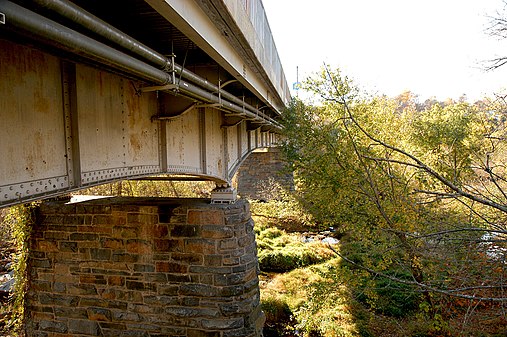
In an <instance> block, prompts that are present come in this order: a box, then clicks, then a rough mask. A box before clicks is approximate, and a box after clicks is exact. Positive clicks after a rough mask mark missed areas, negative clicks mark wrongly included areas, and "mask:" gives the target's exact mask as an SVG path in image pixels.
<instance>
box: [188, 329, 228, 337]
mask: <svg viewBox="0 0 507 337" xmlns="http://www.w3.org/2000/svg"><path fill="white" fill-rule="evenodd" d="M187 337H220V332H219V331H206V330H194V329H188V330H187Z"/></svg>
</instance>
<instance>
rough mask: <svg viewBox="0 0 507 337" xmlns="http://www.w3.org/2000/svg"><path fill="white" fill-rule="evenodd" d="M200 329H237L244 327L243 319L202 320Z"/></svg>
mask: <svg viewBox="0 0 507 337" xmlns="http://www.w3.org/2000/svg"><path fill="white" fill-rule="evenodd" d="M201 324H202V327H203V328H205V329H220V330H225V329H237V328H241V327H243V326H244V319H243V318H242V317H240V318H229V319H223V318H222V319H220V318H217V319H203V320H202V321H201Z"/></svg>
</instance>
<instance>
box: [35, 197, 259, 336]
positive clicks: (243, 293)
mask: <svg viewBox="0 0 507 337" xmlns="http://www.w3.org/2000/svg"><path fill="white" fill-rule="evenodd" d="M39 214H40V215H39V219H38V221H37V224H36V225H35V227H34V228H33V232H32V238H31V247H30V256H29V290H28V298H27V335H28V336H195V337H197V336H217V337H228V336H230V337H232V336H261V335H262V326H263V323H264V314H263V313H262V311H261V309H260V298H259V284H258V262H257V254H256V246H255V234H254V231H253V221H252V219H251V217H250V210H249V204H248V202H246V201H244V200H238V201H237V202H236V203H235V204H213V205H212V204H210V203H209V201H208V200H202V199H166V198H106V199H98V200H93V201H88V202H84V203H76V204H65V202H64V201H51V202H44V203H43V204H42V205H41V206H40V212H39Z"/></svg>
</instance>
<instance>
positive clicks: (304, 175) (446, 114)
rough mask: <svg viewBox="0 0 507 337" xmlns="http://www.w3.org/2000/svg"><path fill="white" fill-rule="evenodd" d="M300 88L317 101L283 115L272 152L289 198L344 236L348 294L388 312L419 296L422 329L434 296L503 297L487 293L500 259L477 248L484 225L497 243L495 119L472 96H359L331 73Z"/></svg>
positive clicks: (505, 213)
mask: <svg viewBox="0 0 507 337" xmlns="http://www.w3.org/2000/svg"><path fill="white" fill-rule="evenodd" d="M306 88H307V89H308V90H310V91H311V92H313V93H314V94H315V95H316V96H317V97H319V100H318V101H317V103H316V104H307V103H304V102H302V101H299V100H294V101H293V102H292V104H291V105H290V107H289V108H288V109H287V111H286V112H285V113H284V126H285V128H284V132H285V143H284V144H283V150H284V153H285V155H286V157H287V159H288V161H289V162H290V165H291V166H292V167H293V168H294V169H295V179H296V191H297V194H298V195H297V199H298V201H299V202H300V204H301V205H302V206H303V207H304V208H305V209H306V210H307V211H308V212H309V213H311V214H312V217H313V219H315V220H316V221H318V222H320V223H322V224H324V225H330V226H333V227H335V228H337V229H338V230H339V231H340V232H343V233H347V235H349V236H350V237H351V238H353V239H352V240H351V241H349V242H348V243H347V244H346V245H345V246H342V249H341V254H343V256H344V257H345V258H347V259H348V261H349V262H347V263H346V264H344V267H346V268H348V270H350V273H351V275H353V276H354V277H352V278H351V279H350V282H351V283H350V286H351V287H352V288H355V289H356V290H358V293H356V295H358V294H360V295H358V298H359V299H361V300H362V301H363V302H364V303H367V304H368V305H369V306H370V307H371V308H373V309H374V310H375V312H376V313H378V314H383V315H388V316H396V317H399V316H403V315H405V314H407V313H408V314H410V313H411V312H413V311H416V310H419V307H418V305H419V303H421V301H423V302H424V303H427V304H428V306H429V313H430V315H429V317H430V319H431V320H434V322H435V324H434V325H433V326H434V327H433V331H437V330H438V329H441V330H442V331H443V329H444V328H442V327H441V326H439V324H437V323H438V322H440V321H441V320H440V319H439V318H438V317H440V316H441V317H444V316H443V315H445V313H444V312H443V310H444V309H443V306H442V305H441V303H442V299H443V298H444V297H445V296H453V297H456V296H458V297H460V296H461V297H468V296H472V297H473V296H475V297H476V298H477V299H478V300H479V299H489V298H492V299H497V300H498V299H503V300H505V296H504V295H503V294H502V293H501V292H499V291H495V290H493V289H497V290H498V289H501V287H502V282H503V281H502V279H503V278H504V277H507V275H506V271H505V268H503V265H502V264H501V262H500V260H501V258H497V260H493V259H491V258H488V257H487V256H488V253H487V252H484V251H483V250H482V249H483V248H481V247H492V246H491V245H492V243H491V242H482V241H484V239H483V235H484V234H485V233H487V232H488V231H499V232H500V233H502V237H501V238H499V239H498V240H495V245H497V247H500V248H502V249H503V248H505V245H506V244H505V242H506V241H505V237H504V236H503V235H504V233H506V232H507V226H506V224H507V189H506V187H507V174H506V171H505V168H506V167H507V165H506V164H507V163H506V162H505V159H504V158H505V157H506V154H507V148H506V144H505V139H507V138H506V137H505V135H506V133H505V131H504V130H505V125H504V124H503V123H504V122H503V121H504V120H505V118H503V117H499V116H498V113H496V112H493V111H492V110H491V106H486V105H481V104H474V105H470V104H467V103H464V102H454V101H448V102H446V103H445V104H430V102H428V103H427V104H425V105H421V104H418V103H417V102H414V101H413V100H414V99H415V97H414V96H413V95H405V96H403V97H401V98H399V99H403V102H400V101H399V100H397V99H389V98H387V97H368V96H365V95H361V93H360V92H359V90H357V89H356V88H354V85H353V84H352V83H351V82H350V81H349V80H348V79H347V78H346V77H344V76H342V74H341V73H340V71H339V70H336V71H329V70H327V69H323V70H322V72H321V73H319V74H316V75H315V76H314V77H313V78H311V79H309V80H308V81H307V85H306ZM503 115H505V113H503V114H500V116H503ZM502 118H503V119H502ZM486 241H488V240H486ZM487 261H489V262H487ZM488 263H489V264H488ZM495 268H496V270H497V271H498V272H494V270H495ZM481 271H482V273H481ZM484 272H486V273H484ZM455 289H460V290H459V291H457V290H455ZM486 289H488V290H486ZM439 315H440V316H439Z"/></svg>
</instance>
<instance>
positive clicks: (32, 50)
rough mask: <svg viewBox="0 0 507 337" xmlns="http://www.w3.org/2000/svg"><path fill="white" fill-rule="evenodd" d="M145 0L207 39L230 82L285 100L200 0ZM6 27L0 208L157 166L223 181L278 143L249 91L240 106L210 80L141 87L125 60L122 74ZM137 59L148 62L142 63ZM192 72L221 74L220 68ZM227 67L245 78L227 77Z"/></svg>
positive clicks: (1, 48)
mask: <svg viewBox="0 0 507 337" xmlns="http://www.w3.org/2000/svg"><path fill="white" fill-rule="evenodd" d="M148 2H149V3H150V4H152V6H154V7H155V8H157V9H158V10H160V12H161V14H162V15H163V16H164V17H166V18H167V17H171V20H172V21H171V24H174V25H178V29H180V28H181V30H182V31H183V32H185V33H187V34H190V37H191V38H195V40H193V41H194V42H195V43H197V44H198V43H201V42H202V43H203V46H202V47H201V48H202V50H203V51H205V52H207V53H209V54H210V56H211V57H213V58H216V59H217V62H218V64H220V66H221V67H222V68H221V69H222V73H223V69H225V70H227V71H229V72H230V73H229V74H227V75H226V76H225V78H226V79H228V81H227V82H223V83H228V87H232V86H234V85H235V83H239V82H242V83H243V84H244V86H245V88H246V90H251V92H252V93H254V95H258V98H259V99H261V100H263V101H265V102H266V103H268V104H270V105H272V107H276V106H278V105H280V103H281V101H280V100H279V99H276V95H275V96H273V95H272V93H271V94H270V92H272V88H273V83H269V80H268V81H267V80H266V78H265V77H263V76H260V75H259V74H258V73H256V72H255V71H251V70H252V68H249V66H250V65H251V64H250V63H251V61H252V60H247V59H245V57H247V56H248V55H242V54H238V53H237V50H236V49H237V45H235V44H234V43H232V42H231V41H230V40H228V39H225V38H224V36H223V34H222V33H223V32H220V31H219V30H217V27H219V26H220V25H218V26H217V25H216V24H214V23H213V21H212V20H214V18H213V17H208V16H207V14H206V13H205V12H203V10H202V7H200V5H198V4H197V2H194V1H187V0H185V1H182V0H166V1H155V0H153V1H151V0H148ZM224 4H225V2H223V3H222V5H224ZM16 8H17V7H16ZM241 8H243V7H241ZM152 11H153V10H152ZM194 14H196V15H197V16H194ZM208 14H209V13H208ZM227 15H231V13H229V14H227ZM234 15H235V14H234ZM241 15H243V14H241ZM241 15H240V17H241ZM18 16H19V15H18ZM229 19H231V18H230V17H229V18H228V20H229ZM6 20H8V18H6ZM20 20H21V19H20ZM44 20H46V19H44ZM196 20H197V21H196ZM21 21H23V20H21ZM21 21H20V22H21ZM41 22H42V21H41ZM5 26H6V27H7V26H8V25H7V24H6V25H5ZM239 26H241V25H239ZM0 27H3V26H0ZM236 28H237V27H236ZM9 29H11V30H10V31H5V32H4V31H0V69H1V70H2V80H1V81H0V120H1V125H2V127H1V128H0V207H3V206H7V205H12V204H16V203H20V202H25V201H29V200H35V199H40V198H44V197H47V196H54V195H59V194H62V193H67V192H69V191H73V190H78V189H81V188H85V187H88V186H92V185H99V184H103V183H106V182H112V181H115V180H120V179H128V178H138V177H146V176H153V175H159V174H187V175H192V176H201V177H204V178H206V179H211V180H214V181H216V182H217V183H218V186H220V187H221V188H224V187H225V185H227V183H228V182H230V180H231V179H232V175H233V174H234V172H235V171H236V170H237V168H238V167H239V165H240V164H241V162H242V161H243V160H244V159H245V158H246V156H247V155H248V154H249V153H250V152H251V151H252V150H254V149H256V148H258V147H261V146H268V145H270V144H272V143H273V142H274V137H273V135H272V133H271V132H270V131H266V130H270V125H273V124H270V123H271V121H270V119H271V120H272V118H271V117H269V116H267V119H263V117H262V118H260V119H259V115H257V114H261V113H260V112H259V111H258V110H256V109H258V103H259V101H257V102H256V103H255V102H254V101H252V100H248V102H251V103H252V104H254V103H255V105H256V107H252V106H250V107H248V109H254V113H255V114H254V115H253V116H251V115H252V113H253V112H252V111H250V112H249V113H250V115H248V113H245V110H244V109H245V105H243V107H241V103H242V102H246V101H245V96H241V95H238V97H242V98H238V99H235V100H236V101H238V100H239V103H240V105H239V106H236V110H234V109H232V110H231V109H230V107H228V106H227V105H226V103H225V102H226V101H224V103H223V104H221V98H218V100H217V97H218V96H219V95H220V93H218V92H216V91H214V89H213V90H211V89H209V88H212V87H213V86H207V85H204V86H202V87H200V88H196V90H194V91H195V93H197V94H199V95H197V94H195V93H194V94H195V95H196V96H194V94H191V95H188V94H187V93H186V92H184V88H181V90H180V91H179V92H172V93H167V92H166V93H163V94H162V93H161V92H159V90H164V91H168V90H172V89H174V88H155V89H154V90H144V91H143V90H141V89H142V88H146V87H151V88H153V85H154V83H153V82H150V83H146V82H143V83H142V82H139V81H141V80H143V81H145V80H146V78H144V77H141V78H140V77H137V76H136V73H128V75H127V74H126V73H124V70H128V69H127V68H128V67H127V68H115V69H116V70H115V71H120V72H121V74H120V73H117V72H115V73H113V72H111V67H109V66H108V65H107V64H104V65H102V64H100V63H96V62H95V61H93V60H91V61H92V64H93V66H92V65H91V64H90V63H88V62H87V63H86V64H84V63H80V62H81V61H82V59H81V58H77V59H76V60H75V62H71V61H68V60H69V59H72V57H69V53H70V52H71V51H70V50H69V49H68V48H67V49H63V50H60V49H58V48H56V47H55V46H54V45H52V44H49V45H45V48H44V49H43V50H44V51H42V50H39V49H37V48H38V47H36V46H38V44H37V43H35V44H34V45H33V46H32V45H30V46H28V45H23V44H21V43H22V42H18V39H16V38H13V37H12V36H10V34H11V33H12V27H11V28H9ZM72 34H74V33H72ZM246 34H250V33H248V31H246ZM60 35H61V34H60ZM60 35H59V36H60ZM64 35H65V34H64ZM74 35H75V34H74ZM4 38H6V39H7V38H8V40H4ZM19 41H25V40H24V39H21V40H19ZM87 41H88V40H87ZM196 41H197V42H196ZM46 42H47V41H42V42H41V43H42V44H43V45H44V43H46ZM89 42H90V43H92V42H93V41H89ZM104 48H106V47H104ZM104 48H102V49H104ZM107 50H109V49H107ZM61 53H63V54H61ZM76 54H77V55H80V57H82V56H83V55H84V54H83V55H82V54H79V52H76ZM122 57H123V58H125V57H126V56H122ZM248 57H249V56H248ZM125 59H126V58H125ZM126 60H127V59H126ZM128 60H130V59H128ZM88 61H90V60H89V59H88ZM140 62H141V61H140ZM137 63H139V62H138V61H136V64H137ZM139 67H141V68H143V69H144V68H147V67H148V68H149V66H147V65H145V64H144V63H139ZM113 68H114V67H113ZM150 69H151V68H150ZM196 71H197V72H199V73H201V74H209V76H210V78H211V79H212V80H213V81H212V82H213V83H215V82H216V84H217V85H220V83H222V82H221V80H220V78H221V75H220V71H218V72H215V71H214V70H213V68H208V70H205V71H204V70H203V71H200V70H199V69H196ZM159 72H160V71H159ZM231 75H232V76H235V77H237V78H238V80H239V82H236V81H234V80H232V81H231V80H230V79H231ZM164 76H165V75H164ZM196 76H197V75H196ZM201 76H202V75H201ZM133 78H137V80H135V79H133ZM207 79H208V77H207V76H206V77H204V79H203V80H201V82H202V81H207ZM182 83H184V82H182ZM231 83H232V84H231ZM155 84H156V83H155ZM187 85H188V84H187ZM208 87H209V88H208ZM236 90H237V88H236ZM180 94H185V95H186V97H183V96H180ZM270 95H271V96H270ZM168 97H169V98H170V99H168ZM203 97H204V98H203ZM206 97H208V98H206ZM250 97H252V96H250ZM224 109H227V111H225V110H224ZM255 111H256V112H255ZM275 124H276V123H275ZM260 126H263V129H261V127H260Z"/></svg>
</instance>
